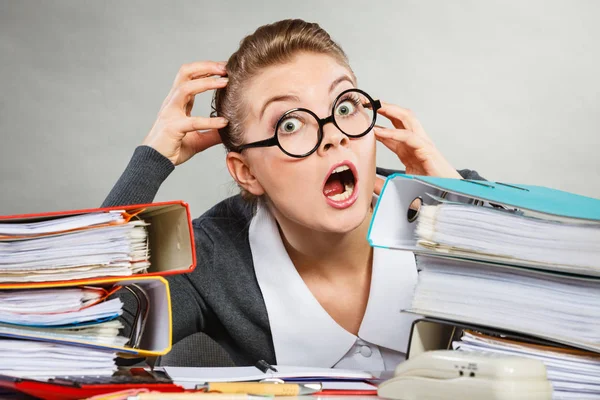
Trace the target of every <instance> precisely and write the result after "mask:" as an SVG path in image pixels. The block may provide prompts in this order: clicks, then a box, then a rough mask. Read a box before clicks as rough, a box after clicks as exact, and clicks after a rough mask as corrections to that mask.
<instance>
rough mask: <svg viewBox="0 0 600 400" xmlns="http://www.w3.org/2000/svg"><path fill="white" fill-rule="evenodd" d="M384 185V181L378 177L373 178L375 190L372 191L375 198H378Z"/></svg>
mask: <svg viewBox="0 0 600 400" xmlns="http://www.w3.org/2000/svg"><path fill="white" fill-rule="evenodd" d="M384 183H385V180H383V179H381V178H380V177H376V178H375V188H374V189H373V192H374V193H375V194H376V195H377V196H379V195H380V194H381V190H382V189H383V184H384Z"/></svg>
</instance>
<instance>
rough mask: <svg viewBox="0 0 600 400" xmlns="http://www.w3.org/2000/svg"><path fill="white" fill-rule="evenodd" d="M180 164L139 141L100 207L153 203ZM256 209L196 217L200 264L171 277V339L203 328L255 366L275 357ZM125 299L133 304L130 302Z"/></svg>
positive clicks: (223, 206) (234, 202)
mask: <svg viewBox="0 0 600 400" xmlns="http://www.w3.org/2000/svg"><path fill="white" fill-rule="evenodd" d="M174 168H175V167H174V166H173V164H172V163H171V162H170V161H169V160H168V159H167V158H166V157H164V156H163V155H162V154H160V153H159V152H157V151H156V150H154V149H153V148H151V147H148V146H139V147H138V148H136V149H135V152H134V154H133V157H132V158H131V161H130V162H129V165H128V166H127V168H126V169H125V171H124V172H123V174H122V175H121V177H120V178H119V180H118V181H117V183H116V184H115V186H114V187H113V189H112V190H111V192H110V194H109V195H108V197H107V198H106V200H105V201H104V203H103V204H102V206H103V207H109V206H119V205H128V204H143V203H151V202H152V201H153V200H154V196H155V195H156V193H157V192H158V189H159V187H160V185H161V184H162V182H163V181H164V180H165V179H166V178H167V177H168V176H169V174H170V173H171V172H172V171H173V169H174ZM392 172H396V171H391V170H385V169H380V168H378V169H377V173H378V174H380V175H384V176H387V175H389V174H390V173H392ZM459 173H460V174H461V175H462V176H463V177H464V178H467V179H483V178H481V177H480V176H479V174H477V172H475V171H471V170H461V171H459ZM252 215H253V209H252V207H251V206H250V205H249V204H248V203H246V202H245V201H244V200H243V199H242V198H241V196H239V195H237V196H233V197H230V198H228V199H226V200H224V201H222V202H220V203H218V204H217V205H215V206H214V207H213V208H211V209H210V210H208V211H207V212H205V213H204V214H203V215H202V216H200V217H199V218H196V219H194V220H193V223H192V225H193V229H194V239H195V243H196V255H197V260H198V263H197V266H196V268H195V270H194V271H192V272H191V273H189V274H184V275H172V276H169V277H167V280H168V281H169V285H170V289H171V307H172V314H173V343H176V342H177V341H179V340H181V339H183V338H185V337H187V336H189V335H191V334H193V333H196V332H204V333H205V334H207V335H208V336H210V337H211V338H213V339H214V340H215V341H216V342H217V343H219V344H220V345H221V346H222V347H223V348H224V349H225V350H226V351H227V352H228V353H229V355H230V356H231V359H232V360H233V362H234V363H236V364H237V365H254V364H256V362H257V361H258V360H265V361H267V362H268V363H271V364H276V359H275V351H274V347H273V340H272V336H271V329H270V327H269V317H268V315H267V310H266V307H265V303H264V301H263V297H262V294H261V291H260V288H259V286H258V282H257V280H256V275H255V273H254V266H253V262H252V254H251V251H250V244H249V241H248V227H249V225H250V220H251V219H252ZM124 300H125V304H126V308H127V305H128V304H131V302H130V301H127V299H126V298H125V299H124ZM131 315H132V312H131V310H128V309H126V313H125V315H124V318H123V319H124V322H125V323H126V324H130V323H131V318H130V317H131Z"/></svg>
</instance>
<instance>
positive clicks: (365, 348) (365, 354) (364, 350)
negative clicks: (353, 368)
mask: <svg viewBox="0 0 600 400" xmlns="http://www.w3.org/2000/svg"><path fill="white" fill-rule="evenodd" d="M360 354H361V355H362V356H363V357H365V358H369V357H371V354H373V350H371V348H370V347H369V346H361V347H360Z"/></svg>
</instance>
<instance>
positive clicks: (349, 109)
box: [335, 100, 355, 117]
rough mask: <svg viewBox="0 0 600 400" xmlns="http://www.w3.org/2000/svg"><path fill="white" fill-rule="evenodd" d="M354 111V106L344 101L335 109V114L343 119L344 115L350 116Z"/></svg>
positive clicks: (348, 101)
mask: <svg viewBox="0 0 600 400" xmlns="http://www.w3.org/2000/svg"><path fill="white" fill-rule="evenodd" d="M354 110H355V106H354V104H353V103H352V102H351V101H350V100H344V101H343V102H342V103H340V105H339V106H337V107H336V109H335V114H336V115H340V116H342V117H344V116H346V115H352V114H353V113H354Z"/></svg>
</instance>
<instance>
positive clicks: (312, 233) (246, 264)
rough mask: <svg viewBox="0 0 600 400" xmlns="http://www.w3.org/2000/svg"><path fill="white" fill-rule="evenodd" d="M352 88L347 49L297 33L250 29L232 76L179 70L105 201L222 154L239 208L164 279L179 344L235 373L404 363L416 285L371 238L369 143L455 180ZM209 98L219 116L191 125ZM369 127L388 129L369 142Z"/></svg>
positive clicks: (409, 126)
mask: <svg viewBox="0 0 600 400" xmlns="http://www.w3.org/2000/svg"><path fill="white" fill-rule="evenodd" d="M355 88H356V77H355V76H354V73H353V72H352V69H351V68H350V66H349V65H348V60H347V58H346V55H345V54H344V52H343V51H342V49H341V48H340V47H339V46H338V45H337V44H336V43H334V42H333V41H332V39H331V38H330V36H329V35H328V34H327V33H326V32H325V31H324V30H323V29H321V28H320V27H319V26H318V25H317V24H311V23H307V22H304V21H301V20H285V21H280V22H277V23H274V24H271V25H266V26H263V27H261V28H259V29H258V30H257V31H256V32H255V33H254V34H252V35H250V36H248V37H246V38H245V39H244V40H243V41H242V42H241V44H240V48H239V49H238V51H237V52H236V53H234V54H233V55H232V56H231V57H230V59H229V60H228V61H227V63H219V62H198V63H192V64H189V65H184V66H183V67H182V68H181V70H180V71H179V73H178V75H177V77H176V79H175V82H174V84H173V88H172V90H171V92H170V93H169V95H168V96H167V98H166V99H165V101H164V103H163V105H162V108H161V110H160V112H159V115H158V118H157V120H156V122H155V124H154V126H153V127H152V129H151V131H150V133H149V134H148V136H147V137H146V139H145V140H144V142H143V145H142V146H140V147H138V148H137V149H136V150H135V153H134V155H133V158H132V160H131V161H130V164H129V166H128V167H127V169H126V170H125V172H124V173H123V175H122V176H121V178H120V179H119V181H118V182H117V184H116V185H115V187H114V188H113V190H112V192H111V193H110V195H109V196H108V198H107V199H106V201H105V202H104V206H112V205H123V204H134V203H147V202H151V201H152V200H153V198H154V196H155V194H156V192H157V190H158V188H159V186H160V184H161V183H162V182H163V181H164V180H165V179H166V178H167V176H168V175H169V173H170V172H171V171H172V170H173V169H174V167H175V166H176V165H179V164H181V163H183V162H185V161H187V160H188V159H190V158H191V157H192V156H193V155H194V154H196V153H199V152H202V151H203V150H205V149H207V148H209V147H211V146H214V145H216V144H218V143H220V142H222V143H223V144H224V145H225V147H226V148H227V150H228V153H227V156H226V163H227V167H228V170H229V172H230V174H231V176H232V177H233V179H235V181H236V182H237V183H238V185H239V186H240V187H241V190H242V195H241V196H234V197H232V198H229V199H227V200H225V201H223V202H221V203H219V204H217V205H216V206H214V207H213V208H212V209H211V210H209V211H207V212H206V213H205V214H204V215H202V216H201V217H200V218H198V219H196V220H194V222H193V226H194V233H195V241H196V246H197V256H198V265H197V267H196V269H195V271H193V272H192V273H190V274H186V275H181V276H173V277H169V282H170V285H171V293H172V305H173V306H172V307H173V329H174V332H173V335H174V336H173V337H174V342H176V341H178V340H180V339H182V338H184V337H186V336H188V335H190V334H193V333H195V332H199V331H202V332H205V333H206V334H208V335H209V336H211V337H212V338H213V339H214V340H216V341H217V342H218V343H219V344H220V345H221V346H222V347H223V348H225V350H226V351H228V352H229V354H230V355H231V358H232V359H233V361H234V362H235V363H236V364H238V365H254V364H255V363H256V361H257V360H260V359H264V360H266V361H267V362H269V363H272V364H274V363H277V364H280V365H283V364H285V365H308V366H318V367H343V368H359V369H363V370H389V369H393V368H394V367H395V366H396V365H397V364H398V363H399V362H400V361H402V360H403V359H404V352H405V350H406V346H407V340H408V333H409V330H410V324H411V322H412V317H410V316H407V315H404V314H401V313H400V312H399V311H400V310H401V309H404V308H407V307H408V306H410V300H411V296H412V287H413V285H414V284H415V282H416V277H417V271H416V267H415V260H414V256H413V254H412V253H410V252H400V251H386V250H384V249H375V250H374V249H372V248H371V247H370V246H369V244H368V242H367V240H366V236H367V230H368V227H369V222H370V219H371V213H372V204H373V195H374V191H378V190H379V189H380V187H381V181H378V178H377V177H376V167H375V148H376V146H375V145H376V140H379V141H380V142H382V143H383V144H384V145H385V146H386V147H387V148H389V149H390V150H392V151H393V152H395V153H396V154H397V155H398V157H399V158H400V160H401V161H402V162H403V163H404V165H405V166H406V169H407V173H410V174H421V175H435V176H443V177H452V178H459V177H460V176H461V175H459V173H457V171H456V170H455V169H454V168H453V167H452V166H451V165H450V164H449V163H448V162H447V161H446V160H445V159H444V157H443V156H442V155H441V154H440V152H439V151H438V150H437V149H436V148H435V146H434V145H433V143H432V142H431V140H430V139H429V138H428V137H427V135H426V133H425V131H424V130H423V128H422V127H421V125H420V124H419V122H418V121H417V120H416V119H415V117H414V116H413V115H412V113H411V112H410V111H408V110H405V109H403V108H400V107H398V106H395V105H391V104H387V103H384V102H381V103H380V102H378V101H376V100H374V99H373V98H371V97H370V96H369V95H368V94H366V93H364V92H360V91H355V90H354V89H355ZM207 90H215V91H216V92H215V97H214V108H215V115H216V116H214V117H212V118H203V117H191V116H190V112H191V109H192V106H193V102H194V96H195V95H196V94H198V93H202V92H204V91H207ZM298 108H301V109H298ZM377 114H379V115H380V116H383V117H386V118H388V119H390V120H391V121H392V123H393V125H394V127H395V129H386V128H382V127H374V128H373V125H374V121H375V118H374V117H375V116H376V115H377ZM380 172H381V171H380ZM461 173H462V175H463V177H465V178H471V179H477V178H478V175H477V174H476V173H474V172H472V171H466V170H465V171H462V172H461Z"/></svg>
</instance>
